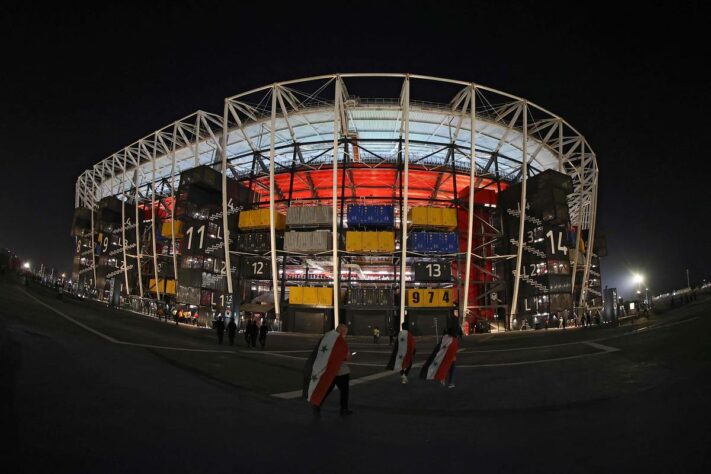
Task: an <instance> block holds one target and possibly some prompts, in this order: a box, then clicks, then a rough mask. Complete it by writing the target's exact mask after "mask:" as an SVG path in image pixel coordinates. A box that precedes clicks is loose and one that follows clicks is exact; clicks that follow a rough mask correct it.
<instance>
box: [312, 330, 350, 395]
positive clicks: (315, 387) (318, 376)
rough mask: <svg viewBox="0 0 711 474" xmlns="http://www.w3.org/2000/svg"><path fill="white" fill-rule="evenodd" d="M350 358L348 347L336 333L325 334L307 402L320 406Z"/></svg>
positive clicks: (314, 367) (313, 367)
mask: <svg viewBox="0 0 711 474" xmlns="http://www.w3.org/2000/svg"><path fill="white" fill-rule="evenodd" d="M347 356H348V345H347V344H346V341H345V340H344V339H343V338H342V337H341V335H340V334H338V333H337V332H336V331H329V332H327V333H326V334H324V336H323V338H322V339H321V342H319V345H318V348H317V352H316V358H315V359H314V363H313V366H312V367H311V377H310V378H309V385H308V392H307V400H308V401H309V403H311V404H312V405H316V406H319V405H321V402H322V401H323V398H324V397H325V396H326V393H327V392H328V388H329V387H330V386H331V383H333V379H334V378H335V377H336V373H337V372H338V369H339V368H340V367H341V364H343V361H345V360H346V357H347Z"/></svg>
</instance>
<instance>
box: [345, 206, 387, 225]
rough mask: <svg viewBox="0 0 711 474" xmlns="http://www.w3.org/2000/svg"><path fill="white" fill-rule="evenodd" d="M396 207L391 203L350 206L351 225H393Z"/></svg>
mask: <svg viewBox="0 0 711 474" xmlns="http://www.w3.org/2000/svg"><path fill="white" fill-rule="evenodd" d="M394 225H395V208H394V207H393V206H391V205H380V206H362V205H350V206H348V226H349V227H381V228H382V227H393V226H394Z"/></svg>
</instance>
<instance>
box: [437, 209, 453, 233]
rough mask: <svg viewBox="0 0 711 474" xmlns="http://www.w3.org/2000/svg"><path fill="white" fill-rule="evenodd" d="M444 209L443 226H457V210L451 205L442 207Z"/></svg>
mask: <svg viewBox="0 0 711 474" xmlns="http://www.w3.org/2000/svg"><path fill="white" fill-rule="evenodd" d="M441 211H442V227H444V228H445V229H447V230H454V229H456V228H457V210H456V209H453V208H451V207H448V208H445V209H441Z"/></svg>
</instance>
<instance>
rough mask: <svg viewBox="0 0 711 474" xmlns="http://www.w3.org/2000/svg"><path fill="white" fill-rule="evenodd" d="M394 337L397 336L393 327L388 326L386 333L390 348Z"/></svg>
mask: <svg viewBox="0 0 711 474" xmlns="http://www.w3.org/2000/svg"><path fill="white" fill-rule="evenodd" d="M403 324H405V323H403ZM396 335H397V334H396V331H395V326H394V325H393V324H391V325H390V331H388V336H389V337H390V345H391V346H392V345H393V342H394V340H395V337H396Z"/></svg>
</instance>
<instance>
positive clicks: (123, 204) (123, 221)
mask: <svg viewBox="0 0 711 474" xmlns="http://www.w3.org/2000/svg"><path fill="white" fill-rule="evenodd" d="M125 160H126V159H125V158H124V162H123V173H121V191H122V194H123V197H124V198H126V193H125V192H124V186H125V178H126V161H125ZM126 245H127V244H126V201H125V199H121V250H122V253H123V278H124V282H125V283H126V296H128V295H130V294H131V289H130V288H129V286H128V262H127V261H126Z"/></svg>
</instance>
